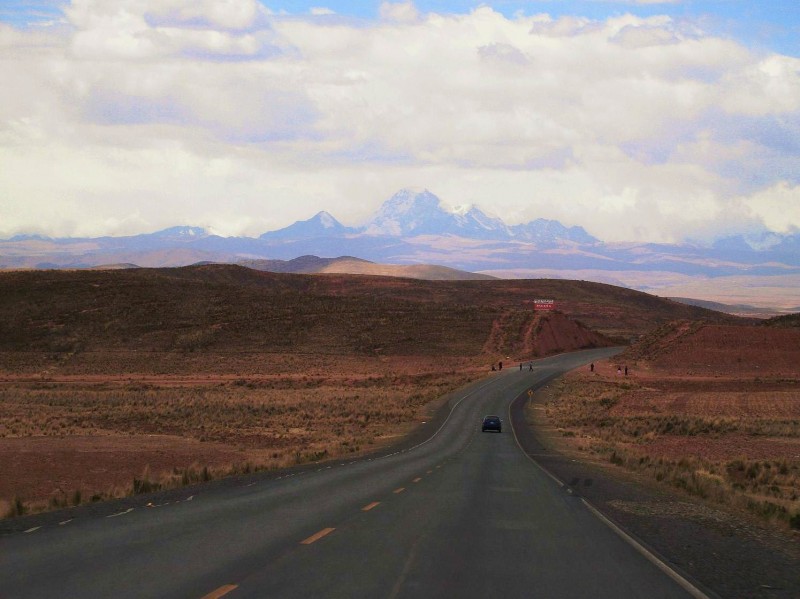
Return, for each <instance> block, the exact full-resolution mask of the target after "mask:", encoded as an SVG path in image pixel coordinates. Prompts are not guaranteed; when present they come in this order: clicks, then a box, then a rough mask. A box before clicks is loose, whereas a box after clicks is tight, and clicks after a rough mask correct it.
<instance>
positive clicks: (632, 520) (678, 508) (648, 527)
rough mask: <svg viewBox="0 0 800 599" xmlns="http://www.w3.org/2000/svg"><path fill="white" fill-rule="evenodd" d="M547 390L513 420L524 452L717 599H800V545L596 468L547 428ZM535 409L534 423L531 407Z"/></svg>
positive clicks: (521, 406) (524, 400)
mask: <svg viewBox="0 0 800 599" xmlns="http://www.w3.org/2000/svg"><path fill="white" fill-rule="evenodd" d="M548 393H549V388H548V387H545V388H544V389H542V390H539V391H537V392H536V393H535V394H534V395H533V397H532V398H529V397H528V396H527V395H526V394H525V395H520V396H519V397H518V398H517V399H516V400H515V401H514V403H513V404H512V408H511V420H512V425H513V427H514V432H515V434H516V435H517V438H518V440H519V443H520V445H521V446H522V448H523V450H524V451H525V452H526V453H527V454H528V455H529V456H531V457H532V458H533V459H534V460H535V461H536V462H537V463H538V464H539V465H540V466H542V467H543V468H544V469H545V470H546V471H547V472H549V473H550V474H552V475H553V476H554V477H556V478H557V479H558V480H559V481H561V482H562V483H563V484H564V486H565V489H566V490H567V492H569V493H571V494H573V495H576V496H579V497H582V498H584V499H585V500H586V501H588V502H589V503H590V504H591V505H593V506H594V507H595V508H597V509H598V510H600V511H601V512H602V513H603V514H604V515H605V516H606V517H608V518H609V519H610V520H611V521H613V522H614V523H616V524H617V525H618V526H620V527H621V528H622V529H624V530H625V531H626V532H627V533H628V534H630V535H631V536H632V537H633V538H635V539H636V540H637V541H639V542H640V543H641V544H642V545H644V546H645V547H647V548H648V549H649V550H650V551H651V552H652V553H654V554H655V555H656V556H658V557H659V558H660V559H662V561H664V562H666V563H667V564H669V565H670V566H671V567H672V568H673V569H674V570H675V571H676V572H678V573H679V574H681V575H682V576H683V577H684V578H686V579H688V580H689V581H691V582H692V583H693V584H694V585H695V586H697V587H698V588H699V589H700V590H702V591H703V592H705V593H706V594H707V595H709V596H711V597H736V598H740V597H742V598H744V597H759V598H762V597H763V598H786V599H789V598H794V597H800V575H798V572H800V537H799V536H798V535H792V534H790V533H784V532H782V531H779V530H774V529H769V528H766V527H765V526H762V525H760V523H758V522H757V521H755V520H753V519H752V518H749V517H748V516H746V515H743V514H742V515H739V514H733V513H729V512H726V511H722V510H720V509H718V508H716V507H714V506H712V505H709V504H706V503H704V502H702V501H701V500H698V499H695V498H693V497H690V496H688V495H683V494H680V493H678V492H673V491H671V490H670V489H668V488H662V487H661V486H657V484H656V483H655V481H650V480H648V479H645V478H644V477H642V476H637V475H636V474H635V473H630V472H628V471H624V470H622V469H621V468H619V467H617V466H614V465H612V464H603V463H599V462H592V461H589V460H588V459H587V457H586V456H583V455H581V454H580V453H578V452H575V451H574V450H571V449H570V447H569V446H568V445H567V444H566V443H564V442H563V440H562V438H561V435H560V434H559V433H558V431H556V430H555V429H554V428H553V427H552V426H550V425H549V423H548V422H547V419H546V416H545V411H544V408H543V405H544V403H545V401H546V400H547V394H548ZM528 402H533V406H532V407H533V414H534V416H533V418H532V419H526V406H527V405H528Z"/></svg>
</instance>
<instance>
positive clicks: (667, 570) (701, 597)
mask: <svg viewBox="0 0 800 599" xmlns="http://www.w3.org/2000/svg"><path fill="white" fill-rule="evenodd" d="M516 400H517V398H516V397H515V398H514V399H513V400H512V401H511V403H509V404H508V422H509V424H511V404H513V403H514V401H516ZM511 432H512V433H513V434H514V441H516V443H517V447H519V449H520V451H521V452H522V454H523V455H524V456H525V457H527V458H528V459H529V460H530V461H531V462H532V463H533V464H534V465H535V466H536V467H537V468H539V470H541V471H542V472H544V473H545V474H546V475H547V476H549V477H550V478H551V479H553V480H554V481H555V482H556V484H557V485H558V486H559V487H561V488H562V489H563V488H564V487H565V486H566V485H565V484H564V483H563V482H562V481H561V480H560V479H559V478H558V477H557V476H556V475H554V474H553V473H552V472H550V471H548V470H547V469H546V468H545V467H544V466H542V465H541V464H540V463H539V462H537V461H536V460H534V459H533V457H532V456H530V455H528V453H527V452H526V451H525V450H524V449H523V448H522V445H521V444H520V442H519V438H518V437H517V431H515V430H514V425H513V424H511ZM568 490H569V491H571V489H568ZM581 502H582V503H583V505H585V506H586V508H587V509H588V510H589V512H591V513H592V514H594V516H595V517H596V518H597V519H598V520H600V521H601V522H603V523H604V524H605V525H606V526H608V527H609V528H610V529H611V530H612V531H614V532H615V533H617V535H618V536H619V537H620V538H621V539H622V540H623V541H625V542H626V543H628V544H629V545H630V546H631V547H633V548H634V549H635V550H636V551H638V552H639V553H640V554H641V555H642V557H644V558H645V559H646V560H647V561H649V562H650V563H652V564H653V565H654V566H655V567H656V568H658V569H659V570H661V571H662V572H663V573H664V574H666V575H667V576H668V577H669V578H671V579H672V580H673V581H675V582H676V583H677V584H678V585H679V586H680V587H681V588H682V589H683V590H684V591H686V592H687V593H689V594H690V595H691V596H692V597H694V598H695V599H711V598H710V597H709V596H708V595H706V594H705V593H704V592H703V591H701V590H700V589H698V588H697V587H696V586H694V585H693V584H692V583H691V582H689V581H688V580H686V579H685V578H684V577H683V576H681V575H680V574H678V573H677V572H676V571H675V570H673V569H672V568H671V567H670V566H669V565H667V563H666V562H664V561H663V560H661V559H660V558H658V557H656V555H655V554H654V553H653V552H652V551H650V550H649V549H647V548H646V547H645V546H644V545H642V544H641V543H640V542H639V541H637V540H636V539H634V538H633V537H632V536H631V535H629V534H628V533H627V532H625V531H624V530H622V529H621V528H620V527H619V526H617V525H616V524H614V522H612V521H611V520H610V519H609V518H608V517H607V516H606V515H605V514H603V513H602V512H601V511H600V510H598V509H597V508H596V507H594V506H593V505H592V504H591V503H589V502H588V501H586V499H584V498H583V497H581Z"/></svg>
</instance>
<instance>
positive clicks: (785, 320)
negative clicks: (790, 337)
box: [762, 313, 800, 328]
mask: <svg viewBox="0 0 800 599" xmlns="http://www.w3.org/2000/svg"><path fill="white" fill-rule="evenodd" d="M762 324H763V325H764V326H767V327H781V328H791V327H800V313H797V314H784V315H783V316H775V317H774V318H770V319H768V320H765V321H764V322H763V323H762Z"/></svg>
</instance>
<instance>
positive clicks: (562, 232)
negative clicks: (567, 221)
mask: <svg viewBox="0 0 800 599" xmlns="http://www.w3.org/2000/svg"><path fill="white" fill-rule="evenodd" d="M510 228H511V235H512V236H513V237H514V239H519V240H521V241H530V242H532V243H539V244H548V245H550V244H553V243H557V242H559V241H573V242H575V243H596V242H597V241H599V240H598V239H597V238H596V237H592V236H591V235H589V234H588V233H587V232H586V230H585V229H584V228H583V227H565V226H564V225H562V224H561V223H560V222H558V221H557V220H548V219H545V218H537V219H536V220H533V221H531V222H529V223H526V224H524V225H514V226H512V227H510Z"/></svg>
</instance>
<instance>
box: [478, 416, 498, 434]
mask: <svg viewBox="0 0 800 599" xmlns="http://www.w3.org/2000/svg"><path fill="white" fill-rule="evenodd" d="M486 431H497V432H498V433H501V432H503V421H502V420H500V416H485V417H484V418H483V424H482V425H481V432H482V433H485V432H486Z"/></svg>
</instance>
